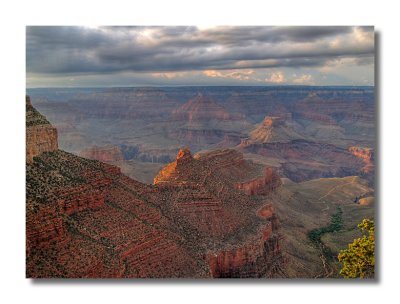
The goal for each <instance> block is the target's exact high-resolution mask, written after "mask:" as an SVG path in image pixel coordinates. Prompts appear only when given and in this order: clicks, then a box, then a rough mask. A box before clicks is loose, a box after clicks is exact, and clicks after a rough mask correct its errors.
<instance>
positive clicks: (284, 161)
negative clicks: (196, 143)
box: [242, 140, 364, 182]
mask: <svg viewBox="0 0 400 304" xmlns="http://www.w3.org/2000/svg"><path fill="white" fill-rule="evenodd" d="M242 150H243V151H245V152H250V153H254V154H258V155H262V156H264V157H267V158H274V159H278V160H280V162H281V165H280V168H279V170H280V173H281V174H283V175H284V176H286V177H288V178H290V179H291V180H293V181H296V182H299V181H304V180H309V179H315V178H322V177H333V176H341V177H342V176H349V175H358V174H361V173H362V170H363V167H364V163H363V160H361V159H359V158H357V157H355V156H354V155H353V154H352V153H350V152H349V151H348V150H347V149H344V148H339V147H336V146H334V145H330V144H321V143H316V142H310V141H307V140H293V141H290V142H287V143H264V144H250V145H247V146H244V147H243V148H242Z"/></svg>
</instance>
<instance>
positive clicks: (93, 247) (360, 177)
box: [26, 87, 375, 278]
mask: <svg viewBox="0 0 400 304" xmlns="http://www.w3.org/2000/svg"><path fill="white" fill-rule="evenodd" d="M27 93H28V94H29V95H30V96H31V98H27V125H26V127H27V276H28V277H33V278H45V277H116V278H121V277H125V278H148V277H151V278H172V277H173V278H181V277H185V278H221V277H238V278H336V277H339V269H340V264H339V262H338V261H337V258H336V257H337V254H338V252H339V251H340V250H341V249H344V248H346V246H347V244H349V243H351V242H352V240H353V239H354V238H356V237H358V236H359V235H360V234H359V231H358V229H357V224H358V223H359V222H361V220H362V219H363V218H373V217H374V210H375V204H374V145H375V126H374V123H375V120H374V98H373V88H371V87H267V88H265V87H251V88H248V87H181V88H174V87H166V88H111V89H110V88H108V89H81V90H77V89H75V90H74V89H31V90H28V92H27ZM36 109H37V110H36ZM38 110H39V111H38ZM39 112H40V113H39ZM42 114H44V115H42ZM334 216H336V217H339V218H340V221H341V223H342V226H341V229H340V230H339V231H336V232H330V233H324V234H322V235H321V236H320V239H319V241H318V242H315V240H314V241H313V239H312V238H310V233H311V232H312V231H316V230H318V229H320V228H323V227H326V226H328V225H329V224H330V221H331V219H332V217H334Z"/></svg>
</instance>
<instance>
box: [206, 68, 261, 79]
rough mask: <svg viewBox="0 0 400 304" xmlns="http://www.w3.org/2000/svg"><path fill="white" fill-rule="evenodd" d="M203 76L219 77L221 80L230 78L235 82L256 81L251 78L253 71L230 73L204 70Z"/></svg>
mask: <svg viewBox="0 0 400 304" xmlns="http://www.w3.org/2000/svg"><path fill="white" fill-rule="evenodd" d="M203 74H204V75H206V76H207V77H212V78H214V77H221V78H232V79H237V80H250V79H252V80H256V78H254V77H253V75H255V72H254V71H253V70H243V71H242V70H230V71H216V70H205V71H203Z"/></svg>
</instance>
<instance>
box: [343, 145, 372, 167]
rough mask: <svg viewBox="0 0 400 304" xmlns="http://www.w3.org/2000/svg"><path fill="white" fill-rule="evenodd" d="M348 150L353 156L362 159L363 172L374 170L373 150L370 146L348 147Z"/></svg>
mask: <svg viewBox="0 0 400 304" xmlns="http://www.w3.org/2000/svg"><path fill="white" fill-rule="evenodd" d="M349 151H350V153H351V154H353V155H354V156H356V157H358V158H361V159H362V160H363V161H364V164H365V166H364V167H363V169H362V170H363V173H371V172H372V171H373V170H374V151H373V150H372V149H370V148H362V147H350V148H349Z"/></svg>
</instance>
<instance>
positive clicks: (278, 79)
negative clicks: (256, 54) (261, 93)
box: [265, 72, 286, 83]
mask: <svg viewBox="0 0 400 304" xmlns="http://www.w3.org/2000/svg"><path fill="white" fill-rule="evenodd" d="M265 81H266V82H272V83H284V82H286V77H285V75H284V74H283V72H275V73H272V74H271V76H270V77H269V78H266V79H265Z"/></svg>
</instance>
